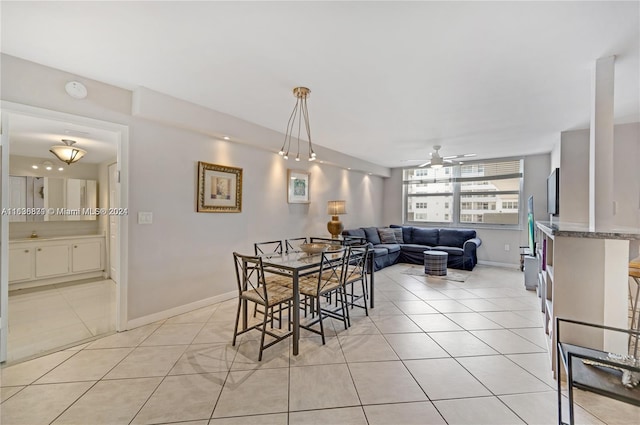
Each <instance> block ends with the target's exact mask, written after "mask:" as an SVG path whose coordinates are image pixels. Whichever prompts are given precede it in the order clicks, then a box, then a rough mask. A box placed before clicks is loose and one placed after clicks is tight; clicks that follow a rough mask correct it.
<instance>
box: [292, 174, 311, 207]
mask: <svg viewBox="0 0 640 425" xmlns="http://www.w3.org/2000/svg"><path fill="white" fill-rule="evenodd" d="M287 202H288V203H290V204H308V203H309V173H307V172H306V171H299V170H287Z"/></svg>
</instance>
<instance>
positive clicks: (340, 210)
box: [327, 201, 347, 215]
mask: <svg viewBox="0 0 640 425" xmlns="http://www.w3.org/2000/svg"><path fill="white" fill-rule="evenodd" d="M346 213H347V208H346V201H329V203H328V205H327V214H329V215H338V214H346Z"/></svg>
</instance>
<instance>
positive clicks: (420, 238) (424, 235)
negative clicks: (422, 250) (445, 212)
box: [411, 227, 464, 246]
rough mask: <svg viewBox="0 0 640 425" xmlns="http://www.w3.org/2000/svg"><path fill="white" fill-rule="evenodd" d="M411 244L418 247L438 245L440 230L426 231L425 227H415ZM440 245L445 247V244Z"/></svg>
mask: <svg viewBox="0 0 640 425" xmlns="http://www.w3.org/2000/svg"><path fill="white" fill-rule="evenodd" d="M463 242H464V241H463ZM411 243H414V244H418V245H429V246H435V245H438V229H425V228H423V227H414V228H413V237H412V238H411ZM440 245H443V244H442V243H440ZM460 246H462V245H460Z"/></svg>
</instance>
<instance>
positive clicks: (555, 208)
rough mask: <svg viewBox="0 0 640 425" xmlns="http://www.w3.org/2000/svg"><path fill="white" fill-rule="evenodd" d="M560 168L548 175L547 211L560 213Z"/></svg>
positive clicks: (554, 213) (553, 213)
mask: <svg viewBox="0 0 640 425" xmlns="http://www.w3.org/2000/svg"><path fill="white" fill-rule="evenodd" d="M559 204H560V169H559V168H556V169H555V170H553V172H552V173H551V175H550V176H549V177H547V212H548V213H549V214H551V215H558V214H559V212H560V205H559Z"/></svg>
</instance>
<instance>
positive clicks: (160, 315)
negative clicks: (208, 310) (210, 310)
mask: <svg viewBox="0 0 640 425" xmlns="http://www.w3.org/2000/svg"><path fill="white" fill-rule="evenodd" d="M237 296H238V292H237V291H232V292H226V293H224V294H220V295H216V296H215V297H210V298H205V299H202V300H198V301H194V302H192V303H189V304H184V305H181V306H178V307H173V308H170V309H169V310H163V311H159V312H157V313H153V314H149V315H147V316H142V317H138V318H136V319H132V320H128V321H127V324H126V326H125V328H124V329H123V330H129V329H134V328H138V327H140V326H144V325H148V324H150V323H153V322H157V321H158V320H165V319H168V318H170V317H173V316H177V315H178V314H184V313H188V312H190V311H193V310H197V309H199V308H202V307H207V306H210V305H213V304H216V303H219V302H222V301H227V300H230V299H233V298H235V297H237Z"/></svg>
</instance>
